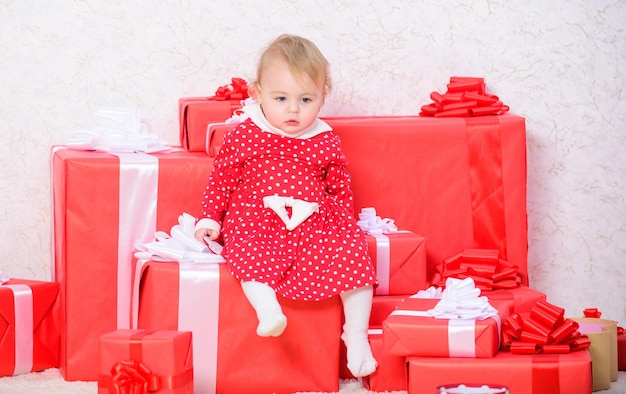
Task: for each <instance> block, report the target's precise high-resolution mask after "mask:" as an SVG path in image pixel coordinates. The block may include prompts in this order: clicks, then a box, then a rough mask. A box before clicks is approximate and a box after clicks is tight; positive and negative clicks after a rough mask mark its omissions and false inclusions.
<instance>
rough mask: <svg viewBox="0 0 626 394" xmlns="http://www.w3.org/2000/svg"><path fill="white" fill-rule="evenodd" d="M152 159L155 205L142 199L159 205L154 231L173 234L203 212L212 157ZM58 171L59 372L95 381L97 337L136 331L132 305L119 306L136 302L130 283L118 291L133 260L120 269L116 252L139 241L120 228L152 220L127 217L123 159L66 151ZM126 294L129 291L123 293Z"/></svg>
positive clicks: (57, 158)
mask: <svg viewBox="0 0 626 394" xmlns="http://www.w3.org/2000/svg"><path fill="white" fill-rule="evenodd" d="M152 156H153V157H155V158H156V159H157V163H158V178H157V188H158V190H156V193H155V196H156V197H155V198H156V203H155V201H148V200H141V201H142V202H141V205H142V207H143V206H144V205H146V204H156V206H154V209H155V210H156V213H155V216H156V218H155V223H153V224H152V225H153V226H154V231H156V230H163V231H169V229H171V227H172V226H173V225H175V224H177V223H178V217H179V215H180V214H181V213H182V212H187V213H189V214H190V215H192V216H196V217H197V216H199V213H200V212H199V210H200V204H199V203H198V201H199V198H200V197H201V196H202V193H203V191H204V189H205V187H206V179H207V178H208V176H209V173H210V171H211V168H212V163H213V159H211V158H209V157H207V156H206V155H205V154H204V153H202V152H198V153H190V152H183V151H180V152H174V153H169V154H155V155H152ZM52 170H53V175H52V176H53V179H52V182H53V199H54V234H53V239H54V264H53V267H54V268H53V269H54V275H55V278H56V279H55V280H56V281H57V282H58V283H59V286H60V290H59V301H60V315H59V318H60V321H59V331H60V337H61V342H60V362H59V364H60V370H61V374H62V375H63V377H64V378H65V379H66V380H69V381H72V380H86V381H94V380H96V379H97V365H96V363H94V362H93V360H96V359H97V352H98V341H97V339H98V338H99V337H100V335H102V334H104V333H106V332H110V331H113V330H116V329H118V328H130V324H129V323H130V307H128V309H127V310H125V309H123V308H118V305H125V304H128V305H129V304H130V291H131V281H130V279H129V280H128V282H127V283H128V286H126V285H125V284H124V285H121V286H122V287H120V288H118V280H119V279H120V278H121V276H120V275H126V276H127V277H128V278H130V276H131V274H132V265H131V266H129V267H128V268H126V267H124V268H123V270H122V268H120V267H119V264H118V263H119V256H118V251H119V250H121V249H122V247H125V248H130V254H129V255H128V256H127V257H128V259H132V246H133V245H134V244H135V242H139V240H133V239H125V238H124V239H123V241H124V245H122V244H121V243H120V233H121V231H124V232H126V231H128V228H127V227H129V226H127V225H123V226H122V228H120V223H123V222H125V221H129V220H130V222H131V224H132V225H135V224H137V225H145V224H146V222H147V221H148V220H147V219H146V218H144V217H139V218H133V215H134V214H136V213H134V212H130V213H127V214H124V215H121V213H120V191H121V186H120V174H121V164H120V159H118V158H117V157H116V156H113V155H110V154H107V153H101V152H86V151H76V150H69V149H61V150H57V151H55V152H54V153H53V158H52ZM124 203H126V201H124ZM150 206H152V205H150ZM152 236H154V233H152ZM151 240H152V239H151ZM151 240H150V241H151ZM144 241H145V240H144ZM118 269H120V270H121V271H120V272H118ZM123 293H125V294H127V295H128V296H127V297H126V296H125V297H124V298H123V299H122V298H121V297H122V296H121V295H120V298H118V294H123ZM125 317H127V319H126V320H127V321H126V323H124V318H125Z"/></svg>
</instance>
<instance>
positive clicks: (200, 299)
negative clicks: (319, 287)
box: [135, 261, 342, 394]
mask: <svg viewBox="0 0 626 394" xmlns="http://www.w3.org/2000/svg"><path fill="white" fill-rule="evenodd" d="M138 272H142V273H141V274H139V276H138V278H140V282H136V285H135V287H136V288H137V289H140V292H139V294H137V297H136V299H138V300H139V302H138V311H137V314H138V322H137V327H139V328H145V329H168V330H185V331H187V330H188V331H192V333H193V343H194V371H195V379H194V380H195V382H194V384H195V388H196V392H202V393H237V394H238V393H242V392H245V393H250V394H254V393H277V394H280V393H285V394H286V393H293V392H307V391H314V392H320V391H321V392H336V391H338V390H339V387H338V385H339V343H340V335H341V316H342V308H341V301H340V299H339V297H333V298H330V299H328V300H323V301H315V302H307V301H293V300H290V299H286V298H283V297H279V302H280V304H281V306H282V307H283V313H284V314H285V316H287V328H286V329H285V331H284V333H283V334H282V335H280V336H279V337H259V336H258V335H257V334H256V326H257V324H258V320H257V318H256V314H255V312H254V310H253V309H252V307H251V306H250V304H249V302H248V301H247V300H246V298H245V296H244V294H243V291H242V290H241V285H240V284H239V281H237V280H236V279H235V278H234V277H233V276H232V275H231V274H230V273H229V271H228V269H227V267H226V265H225V264H193V263H175V262H155V261H147V262H146V261H140V262H139V264H138ZM218 332H219V335H218Z"/></svg>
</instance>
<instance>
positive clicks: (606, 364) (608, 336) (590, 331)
mask: <svg viewBox="0 0 626 394" xmlns="http://www.w3.org/2000/svg"><path fill="white" fill-rule="evenodd" d="M573 320H576V321H578V324H579V327H578V331H580V333H581V334H585V335H586V336H587V337H589V341H590V346H589V352H590V353H591V366H592V376H593V391H598V390H608V389H609V388H611V381H615V380H617V359H615V360H614V359H613V357H612V355H613V354H616V345H617V341H614V335H613V334H614V332H613V330H614V329H615V327H614V326H612V325H607V324H604V323H600V322H594V321H585V320H582V321H581V320H579V319H576V318H573ZM613 374H614V375H615V377H614V378H611V375H613Z"/></svg>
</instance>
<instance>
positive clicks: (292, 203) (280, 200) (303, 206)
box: [263, 196, 319, 231]
mask: <svg viewBox="0 0 626 394" xmlns="http://www.w3.org/2000/svg"><path fill="white" fill-rule="evenodd" d="M263 205H264V206H265V208H270V209H271V210H272V211H274V212H275V213H276V215H278V217H279V218H280V220H282V221H283V223H285V227H286V228H287V230H289V231H291V230H293V229H294V228H296V227H298V226H299V225H300V224H302V222H304V221H305V220H307V219H308V217H309V216H311V215H313V213H314V212H319V204H318V203H316V202H309V201H304V200H299V199H297V198H293V197H284V196H265V197H263ZM287 207H290V208H291V217H290V216H289V214H288V213H287Z"/></svg>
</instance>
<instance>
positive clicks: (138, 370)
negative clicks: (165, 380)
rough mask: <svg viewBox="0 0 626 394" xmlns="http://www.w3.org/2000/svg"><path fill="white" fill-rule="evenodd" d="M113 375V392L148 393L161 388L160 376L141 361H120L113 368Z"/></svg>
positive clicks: (127, 393)
mask: <svg viewBox="0 0 626 394" xmlns="http://www.w3.org/2000/svg"><path fill="white" fill-rule="evenodd" d="M111 376H112V378H113V385H112V386H111V389H110V390H109V393H111V394H146V393H153V392H156V391H159V390H160V389H161V382H160V381H159V377H158V376H155V375H153V374H152V371H150V369H148V368H147V367H146V366H145V365H144V364H143V363H141V362H139V361H134V360H123V361H118V362H117V363H115V365H113V367H112V368H111Z"/></svg>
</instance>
